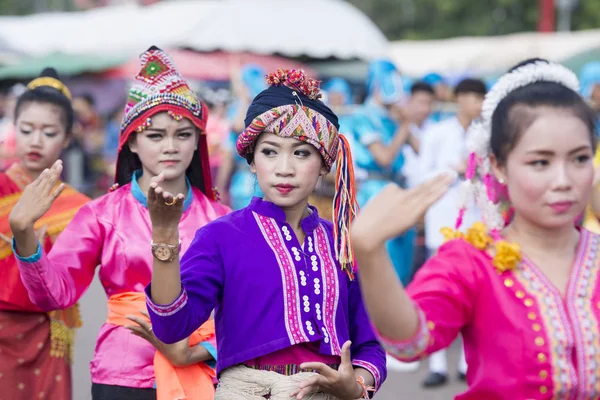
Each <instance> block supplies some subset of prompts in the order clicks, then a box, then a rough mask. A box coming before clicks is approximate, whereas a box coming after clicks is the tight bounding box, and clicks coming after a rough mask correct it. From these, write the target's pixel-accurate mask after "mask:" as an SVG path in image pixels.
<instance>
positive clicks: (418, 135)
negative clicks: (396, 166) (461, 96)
mask: <svg viewBox="0 0 600 400" xmlns="http://www.w3.org/2000/svg"><path fill="white" fill-rule="evenodd" d="M434 101H435V92H434V91H433V88H432V87H431V85H429V84H428V83H425V82H415V83H414V84H413V85H412V87H411V88H410V98H409V99H408V101H407V103H406V108H405V110H406V111H405V112H406V114H407V121H406V122H407V123H408V124H409V129H410V133H411V137H410V138H409V139H412V140H413V143H406V144H405V145H404V146H403V147H402V154H403V155H404V165H403V167H402V174H403V175H404V176H405V177H406V186H407V187H408V188H412V187H415V186H417V185H418V184H419V182H420V180H421V178H420V176H421V166H420V162H419V155H418V151H420V145H421V141H422V140H423V134H424V133H425V132H426V131H427V129H428V128H429V127H430V126H431V122H430V121H429V116H430V115H431V111H432V110H433V103H434ZM415 150H416V151H415Z"/></svg>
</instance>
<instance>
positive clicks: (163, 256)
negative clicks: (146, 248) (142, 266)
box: [154, 245, 172, 261]
mask: <svg viewBox="0 0 600 400" xmlns="http://www.w3.org/2000/svg"><path fill="white" fill-rule="evenodd" d="M171 254H172V251H171V249H170V248H168V247H167V246H160V245H159V246H156V249H155V250H154V255H155V256H156V258H158V259H159V260H160V261H168V260H169V259H170V258H171Z"/></svg>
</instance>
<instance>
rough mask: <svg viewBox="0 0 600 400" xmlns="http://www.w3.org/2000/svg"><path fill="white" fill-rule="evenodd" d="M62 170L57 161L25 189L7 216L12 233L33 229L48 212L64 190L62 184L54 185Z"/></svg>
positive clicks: (60, 162) (60, 163) (59, 162)
mask: <svg viewBox="0 0 600 400" xmlns="http://www.w3.org/2000/svg"><path fill="white" fill-rule="evenodd" d="M62 168H63V167H62V161H61V160H57V161H56V162H55V163H54V165H52V167H51V168H50V169H45V170H44V171H43V172H42V173H41V174H40V176H38V177H37V179H36V180H34V181H33V182H32V183H30V184H29V185H27V186H26V187H25V190H23V194H22V195H21V197H20V198H19V201H18V202H17V204H15V206H14V207H13V209H12V211H11V212H10V215H9V216H8V223H9V224H10V229H11V230H12V231H13V232H22V231H25V230H26V229H28V228H33V225H34V224H35V222H36V221H37V220H38V219H40V218H41V217H42V216H43V215H44V214H46V213H47V212H48V210H50V207H52V203H53V202H54V200H56V198H57V197H58V196H59V195H60V194H61V192H62V191H63V189H64V188H65V184H64V183H61V184H59V185H58V186H57V185H56V184H57V183H58V182H59V180H60V174H61V172H62Z"/></svg>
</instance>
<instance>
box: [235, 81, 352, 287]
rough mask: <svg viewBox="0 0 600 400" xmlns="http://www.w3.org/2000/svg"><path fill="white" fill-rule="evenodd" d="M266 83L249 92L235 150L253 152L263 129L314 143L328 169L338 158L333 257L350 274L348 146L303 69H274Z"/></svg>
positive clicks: (315, 84) (331, 112) (332, 116)
mask: <svg viewBox="0 0 600 400" xmlns="http://www.w3.org/2000/svg"><path fill="white" fill-rule="evenodd" d="M267 83H268V84H269V87H268V88H267V89H266V90H264V91H262V92H261V93H260V94H259V95H258V96H256V97H255V98H254V100H253V101H252V104H251V105H250V107H249V108H248V112H247V114H246V120H245V126H246V129H245V130H244V131H243V132H242V133H241V134H240V136H239V137H238V140H237V152H238V154H239V155H240V156H242V157H246V158H247V159H249V158H248V157H247V156H248V155H250V154H252V153H253V152H254V146H255V144H256V140H257V138H258V136H259V135H260V134H261V133H263V132H269V133H273V134H275V135H277V136H281V137H291V138H295V139H298V140H302V141H305V142H307V143H309V144H311V145H313V146H314V147H315V148H316V149H317V150H318V151H319V153H320V154H321V156H322V157H323V160H324V162H325V165H326V167H327V170H331V167H332V166H333V164H334V162H337V175H336V193H335V197H334V211H333V212H334V219H333V220H334V221H335V223H334V237H335V249H336V255H337V258H338V261H339V262H340V264H341V266H342V268H343V269H345V270H346V271H347V272H348V274H349V275H350V276H351V277H352V276H353V269H352V267H353V264H354V256H353V253H352V247H351V245H350V235H349V228H350V224H351V222H352V219H353V218H354V216H355V215H356V212H357V209H358V205H357V203H356V192H355V186H354V170H353V166H352V156H351V153H350V146H349V144H348V141H347V140H346V138H345V137H344V136H343V135H341V134H339V133H338V128H339V124H338V118H337V116H336V115H335V114H334V113H333V111H331V110H330V109H329V107H327V106H326V105H325V104H323V102H321V101H320V100H319V99H320V97H321V93H320V88H319V85H320V82H319V81H315V80H313V79H309V78H308V77H306V75H305V74H304V71H303V70H282V69H279V70H277V72H276V73H273V74H269V75H268V76H267Z"/></svg>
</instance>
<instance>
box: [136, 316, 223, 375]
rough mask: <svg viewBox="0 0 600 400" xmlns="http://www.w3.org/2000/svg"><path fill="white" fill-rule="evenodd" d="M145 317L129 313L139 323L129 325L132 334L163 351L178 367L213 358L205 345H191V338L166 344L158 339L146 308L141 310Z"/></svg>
mask: <svg viewBox="0 0 600 400" xmlns="http://www.w3.org/2000/svg"><path fill="white" fill-rule="evenodd" d="M140 313H141V314H142V315H143V317H141V316H138V315H128V316H127V319H129V320H130V321H132V322H135V323H136V324H137V325H127V326H125V328H126V329H129V330H130V331H131V333H132V334H134V335H136V336H138V337H141V338H142V339H144V340H147V341H148V342H149V343H150V344H151V345H152V346H154V348H155V349H156V350H157V351H159V352H160V353H162V355H163V356H165V357H166V359H167V360H169V362H170V363H171V364H172V365H174V366H176V367H187V366H189V365H193V364H198V363H201V362H206V361H210V360H213V356H212V355H211V354H210V352H209V351H208V350H207V349H206V348H204V347H203V346H194V347H190V340H189V338H188V339H184V340H182V341H180V342H177V343H173V344H165V343H163V342H161V341H160V340H158V338H157V337H156V335H154V331H153V330H152V325H151V324H150V322H149V321H150V316H149V315H148V312H147V311H145V310H140Z"/></svg>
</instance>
